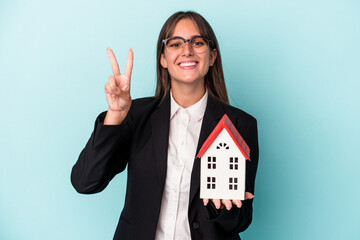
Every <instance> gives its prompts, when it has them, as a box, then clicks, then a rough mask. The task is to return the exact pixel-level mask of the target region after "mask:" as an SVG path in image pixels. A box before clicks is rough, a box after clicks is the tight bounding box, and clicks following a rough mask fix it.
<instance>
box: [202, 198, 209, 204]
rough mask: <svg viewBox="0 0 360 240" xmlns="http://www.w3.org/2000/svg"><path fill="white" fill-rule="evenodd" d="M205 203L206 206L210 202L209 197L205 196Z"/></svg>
mask: <svg viewBox="0 0 360 240" xmlns="http://www.w3.org/2000/svg"><path fill="white" fill-rule="evenodd" d="M203 203H204V206H206V205H207V204H208V203H209V199H207V198H204V199H203Z"/></svg>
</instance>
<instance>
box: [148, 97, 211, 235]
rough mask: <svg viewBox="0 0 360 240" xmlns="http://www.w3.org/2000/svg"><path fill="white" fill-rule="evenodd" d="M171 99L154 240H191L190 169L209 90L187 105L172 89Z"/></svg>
mask: <svg viewBox="0 0 360 240" xmlns="http://www.w3.org/2000/svg"><path fill="white" fill-rule="evenodd" d="M170 98H171V103H170V104H171V105H170V111H171V112H170V130H169V147H168V158H167V172H166V182H165V188H164V193H163V196H162V203H161V210H160V216H159V221H158V225H157V228H156V236H155V239H156V240H185V239H189V240H190V239H191V234H190V227H189V220H188V207H189V194H190V180H191V171H192V168H193V164H194V159H195V154H196V147H197V144H198V140H199V135H200V129H201V124H202V120H203V116H204V112H205V108H206V104H207V98H208V93H207V92H206V93H205V94H204V96H203V97H202V98H201V99H200V100H199V101H198V102H197V103H195V104H193V105H192V106H190V107H188V108H182V107H181V106H179V105H178V104H177V103H176V101H175V100H174V98H173V96H172V93H171V92H170Z"/></svg>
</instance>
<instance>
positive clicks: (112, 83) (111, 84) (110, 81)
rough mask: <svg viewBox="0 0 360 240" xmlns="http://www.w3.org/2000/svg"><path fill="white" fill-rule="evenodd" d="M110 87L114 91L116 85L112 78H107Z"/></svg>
mask: <svg viewBox="0 0 360 240" xmlns="http://www.w3.org/2000/svg"><path fill="white" fill-rule="evenodd" d="M109 84H110V87H111V88H113V89H115V90H116V87H117V84H116V80H115V77H114V76H110V77H109Z"/></svg>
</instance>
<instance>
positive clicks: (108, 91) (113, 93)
mask: <svg viewBox="0 0 360 240" xmlns="http://www.w3.org/2000/svg"><path fill="white" fill-rule="evenodd" d="M105 94H106V95H107V96H109V97H110V98H111V99H114V98H115V97H116V95H117V93H116V91H114V88H112V87H111V86H110V83H106V84H105Z"/></svg>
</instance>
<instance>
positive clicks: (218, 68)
mask: <svg viewBox="0 0 360 240" xmlns="http://www.w3.org/2000/svg"><path fill="white" fill-rule="evenodd" d="M182 19H191V20H192V21H193V22H194V23H195V25H196V26H197V28H198V29H199V32H200V35H201V36H203V37H205V38H207V39H210V40H211V41H212V42H211V44H210V49H211V50H213V49H216V50H217V57H216V59H215V62H214V65H213V66H211V67H210V68H209V71H208V72H207V74H206V76H205V79H204V80H205V87H206V89H207V90H208V93H209V94H210V95H211V96H213V97H215V98H216V99H218V100H220V101H222V102H224V103H227V104H228V103H229V98H228V95H227V91H226V86H225V80H224V73H223V69H222V63H221V55H220V49H219V45H218V42H217V39H216V36H215V33H214V31H213V30H212V28H211V26H210V24H209V23H208V22H207V21H206V20H205V18H203V17H202V16H201V15H200V14H198V13H196V12H193V11H187V12H182V11H180V12H176V13H174V14H173V15H171V16H170V17H169V18H168V19H167V20H166V22H165V24H164V26H163V27H162V29H161V31H160V34H159V39H158V42H157V51H156V52H157V53H156V73H157V83H156V92H155V97H159V98H162V99H163V98H164V97H165V96H166V95H167V94H168V93H169V92H170V88H171V81H170V74H169V72H168V70H167V69H166V68H163V67H162V66H161V64H160V59H161V54H162V53H164V44H163V42H162V40H163V39H166V38H168V37H171V36H170V35H171V34H172V32H173V31H174V28H175V25H176V24H177V22H179V21H180V20H182Z"/></svg>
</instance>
